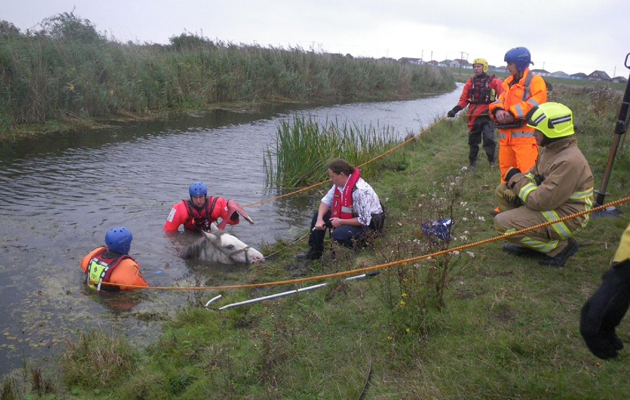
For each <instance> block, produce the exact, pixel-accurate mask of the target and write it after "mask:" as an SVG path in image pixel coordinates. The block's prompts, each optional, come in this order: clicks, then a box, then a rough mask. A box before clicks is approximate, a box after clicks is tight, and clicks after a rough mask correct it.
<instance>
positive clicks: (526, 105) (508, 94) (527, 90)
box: [489, 68, 547, 183]
mask: <svg viewBox="0 0 630 400" xmlns="http://www.w3.org/2000/svg"><path fill="white" fill-rule="evenodd" d="M546 102H547V85H546V84H545V81H544V80H543V78H541V77H540V76H538V75H534V74H532V73H531V72H530V70H529V68H525V71H523V76H522V77H521V79H520V80H519V81H518V82H515V81H514V76H508V77H507V79H505V80H504V81H503V93H501V94H500V95H499V98H498V99H497V100H496V101H495V102H494V103H492V104H490V107H489V109H490V115H491V116H492V118H493V119H494V120H495V121H496V118H495V113H496V112H497V111H498V110H505V111H508V112H509V113H510V114H512V116H513V117H514V119H515V122H516V123H519V124H521V126H519V127H515V128H503V129H502V128H501V125H497V128H499V167H500V168H501V182H503V183H505V181H504V180H503V177H504V176H505V174H506V173H507V171H508V170H509V169H510V168H511V167H516V168H518V169H520V170H521V171H522V172H525V171H529V169H530V168H531V167H533V166H534V164H535V163H536V158H538V145H537V144H536V138H535V137H534V128H530V127H528V126H527V125H526V123H525V116H526V115H527V113H528V112H529V111H530V110H531V109H532V108H534V107H536V106H537V105H539V104H542V103H546Z"/></svg>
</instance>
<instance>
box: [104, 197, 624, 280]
mask: <svg viewBox="0 0 630 400" xmlns="http://www.w3.org/2000/svg"><path fill="white" fill-rule="evenodd" d="M629 201H630V197H626V198H623V199H619V200H615V201H612V202H610V203H608V204H604V205H602V206H599V207H595V208H593V209H591V210H586V211H581V212H579V213H576V214H571V215H567V216H566V217H562V218H560V219H557V220H555V221H551V222H545V223H542V224H538V225H534V226H532V227H529V228H526V229H522V230H520V231H517V232H512V233H508V234H505V235H501V236H496V237H493V238H490V239H485V240H481V241H479V242H475V243H469V244H465V245H462V246H457V247H453V248H451V249H446V250H441V251H438V252H435V253H431V254H425V255H422V256H418V257H412V258H407V259H404V260H398V261H392V262H389V263H386V264H379V265H374V266H371V267H365V268H359V269H353V270H350V271H341V272H335V273H331V274H324V275H318V276H310V277H305V278H296V279H288V280H283V281H276V282H263V283H250V284H242V285H226V286H203V287H172V286H169V287H159V286H155V287H145V286H134V285H124V286H125V287H127V288H129V289H143V290H174V291H195V290H233V289H254V288H263V287H271V286H281V285H289V284H296V283H304V282H312V281H321V280H325V279H331V278H340V277H344V276H348V275H356V274H361V273H367V272H372V271H377V270H381V269H387V268H392V267H396V266H399V265H403V264H409V263H412V262H416V261H421V260H426V259H429V258H435V257H438V256H443V255H445V254H448V253H455V252H460V251H464V250H468V249H471V248H474V247H479V246H483V245H485V244H488V243H492V242H497V241H499V240H504V239H507V238H510V237H512V236H516V235H520V234H523V233H527V232H531V231H534V230H537V229H541V228H545V227H547V226H550V225H553V224H557V223H559V222H564V221H567V220H570V219H573V218H577V217H581V216H583V215H587V214H592V213H595V212H598V211H605V210H606V209H608V208H610V207H614V206H616V205H619V204H623V203H627V202H629ZM101 284H102V285H106V284H109V285H112V286H119V285H115V284H112V283H107V282H102V283H101Z"/></svg>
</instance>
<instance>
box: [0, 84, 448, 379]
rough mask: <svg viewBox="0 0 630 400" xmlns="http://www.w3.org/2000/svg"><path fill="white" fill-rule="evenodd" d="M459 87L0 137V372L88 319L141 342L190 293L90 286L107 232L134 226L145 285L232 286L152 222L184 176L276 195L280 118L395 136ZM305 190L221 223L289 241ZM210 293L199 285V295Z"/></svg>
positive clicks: (297, 228)
mask: <svg viewBox="0 0 630 400" xmlns="http://www.w3.org/2000/svg"><path fill="white" fill-rule="evenodd" d="M459 94H460V88H458V89H457V90H455V91H454V92H452V93H449V94H446V95H441V96H437V97H432V98H427V99H420V100H414V101H401V102H383V103H356V104H346V105H339V106H334V107H318V108H313V109H309V110H297V109H290V108H288V107H284V108H268V109H264V110H260V111H259V112H254V113H232V112H227V111H215V112H212V113H209V114H207V115H199V116H187V117H184V118H180V119H177V120H175V121H168V122H160V123H154V122H153V123H137V124H132V125H125V126H124V127H119V128H112V129H105V130H100V131H91V132H81V133H76V134H66V135H61V136H59V135H55V136H54V137H50V138H38V139H33V140H24V141H21V142H19V143H15V144H10V145H6V144H2V145H0V146H2V147H1V148H0V193H1V195H0V304H2V310H0V374H3V373H6V372H8V371H9V370H11V369H13V368H17V367H21V366H22V360H23V359H24V358H30V359H36V360H37V362H38V363H41V362H42V361H47V360H51V359H53V358H54V357H55V356H57V355H58V354H59V350H60V349H63V344H64V343H65V341H66V339H68V338H71V337H73V336H74V335H76V334H77V333H79V332H81V331H84V330H87V329H90V328H96V327H99V328H102V329H105V330H107V331H109V330H115V331H118V332H125V333H126V334H127V335H128V336H129V337H130V338H132V340H133V341H135V342H136V343H138V344H140V345H141V344H146V343H148V342H150V341H151V340H153V339H155V338H156V337H157V336H158V335H159V334H160V319H162V318H164V317H167V316H168V315H172V313H173V312H174V311H175V310H176V309H177V308H178V307H180V306H182V305H185V304H187V303H188V302H189V301H190V300H191V296H195V294H187V293H186V292H179V291H178V292H157V291H142V292H136V293H124V294H119V295H116V296H98V295H94V294H93V293H89V292H88V291H87V290H86V289H85V285H84V284H83V279H84V275H83V274H82V273H81V270H80V268H79V262H80V260H81V258H82V257H83V256H84V255H85V254H87V253H88V252H89V251H91V250H92V249H94V248H95V247H98V246H101V245H103V241H104V236H105V233H106V232H107V230H109V229H110V228H112V227H115V226H119V225H124V226H126V227H127V228H129V229H130V230H131V232H133V237H134V240H133V243H132V246H131V255H132V256H134V257H135V258H136V260H138V262H139V263H140V265H141V271H142V274H143V276H144V277H145V279H146V280H147V281H148V282H149V284H150V285H152V286H175V285H178V286H193V285H199V284H205V283H206V281H207V280H211V281H212V282H213V283H214V284H220V283H234V281H233V279H234V276H235V274H227V273H226V268H225V267H223V268H219V267H216V268H208V267H207V266H206V267H203V266H195V265H194V264H191V263H186V262H184V261H183V260H182V259H180V258H179V256H178V255H179V252H180V251H181V250H182V249H183V248H184V246H186V245H187V244H189V243H191V242H192V241H194V240H196V239H197V236H195V235H192V234H185V233H180V234H175V235H167V234H165V233H164V232H163V231H162V227H163V225H164V222H165V219H166V216H167V215H168V213H169V211H170V209H171V206H172V205H173V204H174V203H176V202H177V201H179V200H181V199H183V198H186V197H188V185H189V184H190V183H191V182H193V181H197V180H201V181H204V182H205V183H206V184H207V185H208V187H209V194H212V195H220V196H223V197H226V198H233V199H236V200H238V201H239V202H240V203H241V204H243V205H245V204H251V203H255V202H258V201H260V200H263V199H267V198H270V197H273V196H275V195H277V193H275V192H274V191H273V190H270V189H269V188H266V187H265V172H264V170H263V155H264V151H265V149H266V146H267V145H268V144H270V143H271V142H272V140H273V138H274V137H275V133H276V130H277V126H278V124H279V122H280V121H282V120H284V119H286V118H290V117H291V116H292V115H294V114H295V113H300V114H302V115H311V116H313V117H314V118H318V119H320V120H322V121H324V120H326V119H328V120H331V119H337V120H338V121H339V122H344V121H348V122H350V123H352V124H357V125H359V126H363V125H369V124H372V125H377V124H378V125H379V126H381V127H382V126H386V125H389V126H391V127H393V128H394V129H395V130H396V132H398V134H399V135H400V137H401V138H403V137H405V136H406V135H407V134H408V133H412V134H416V133H418V132H420V131H421V130H422V129H423V128H426V127H427V126H429V125H430V124H431V123H433V121H434V120H435V118H436V117H441V116H443V115H444V113H445V112H446V111H448V110H449V109H450V108H451V107H453V106H454V105H455V104H456V103H457V100H458V97H459ZM313 197H314V196H312V195H310V196H309V195H308V194H306V195H302V196H298V197H294V198H289V199H285V200H280V201H276V202H271V203H267V204H264V205H259V206H252V207H249V208H247V212H248V213H249V215H250V216H251V217H252V218H253V219H254V220H255V222H256V224H255V225H249V224H248V223H246V222H242V223H241V224H240V225H238V226H235V227H229V226H228V231H230V232H231V233H233V234H235V235H237V236H239V237H240V238H241V239H242V240H243V241H244V242H246V243H248V244H250V245H253V246H254V247H257V248H260V244H261V243H272V242H274V241H275V240H276V239H278V238H282V239H287V240H292V239H295V238H296V237H298V236H301V235H302V234H303V233H304V231H305V227H306V226H307V224H308V221H310V218H311V216H312V213H313V210H314V207H315V206H316V204H317V199H316V198H315V199H314V198H313ZM244 270H246V267H240V269H237V271H244ZM214 294H216V293H211V292H207V293H204V292H202V293H201V298H203V299H204V300H206V299H210V298H211V297H212V296H214ZM197 296H199V294H197Z"/></svg>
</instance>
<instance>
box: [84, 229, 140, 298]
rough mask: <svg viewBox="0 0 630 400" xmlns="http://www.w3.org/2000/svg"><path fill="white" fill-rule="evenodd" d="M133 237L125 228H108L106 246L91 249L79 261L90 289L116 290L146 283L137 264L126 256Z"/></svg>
mask: <svg viewBox="0 0 630 400" xmlns="http://www.w3.org/2000/svg"><path fill="white" fill-rule="evenodd" d="M132 240H133V236H132V235H131V232H130V231H129V230H128V229H127V228H125V227H117V228H113V229H110V230H109V231H108V232H107V234H106V235H105V244H106V245H107V247H99V248H96V249H94V250H92V251H91V252H90V253H89V254H88V255H86V256H85V257H83V260H81V269H82V270H83V272H84V273H85V274H86V281H87V284H88V286H89V287H90V288H93V289H96V290H97V291H107V292H117V291H119V290H131V289H136V288H135V287H128V286H126V285H132V286H144V287H146V286H149V284H148V283H147V282H146V281H145V280H144V278H143V277H142V275H140V266H139V265H138V263H137V262H136V260H134V259H133V258H131V256H130V255H129V250H130V249H131V241H132Z"/></svg>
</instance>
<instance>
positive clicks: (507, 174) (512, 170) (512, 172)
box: [503, 167, 521, 182]
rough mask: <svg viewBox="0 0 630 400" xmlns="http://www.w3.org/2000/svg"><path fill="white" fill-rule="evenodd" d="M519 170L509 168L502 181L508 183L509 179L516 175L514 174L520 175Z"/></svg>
mask: <svg viewBox="0 0 630 400" xmlns="http://www.w3.org/2000/svg"><path fill="white" fill-rule="evenodd" d="M520 173H521V170H520V169H518V168H514V167H510V169H508V172H506V174H505V177H504V178H503V180H504V181H506V182H509V181H510V179H511V178H512V177H513V176H514V175H516V174H520Z"/></svg>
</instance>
